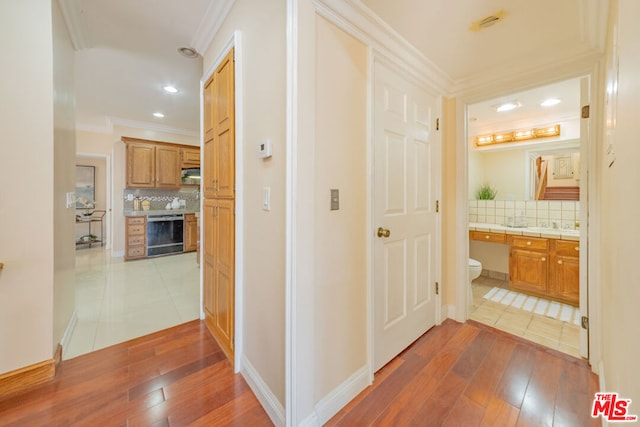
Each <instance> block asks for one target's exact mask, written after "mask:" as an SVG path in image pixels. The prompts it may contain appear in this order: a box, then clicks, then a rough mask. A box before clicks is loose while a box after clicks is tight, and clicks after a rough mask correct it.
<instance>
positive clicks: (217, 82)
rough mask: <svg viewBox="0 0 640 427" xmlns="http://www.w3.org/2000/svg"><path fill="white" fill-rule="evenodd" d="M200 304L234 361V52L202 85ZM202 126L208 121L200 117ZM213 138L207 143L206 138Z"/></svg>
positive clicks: (214, 333) (207, 323)
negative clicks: (202, 150)
mask: <svg viewBox="0 0 640 427" xmlns="http://www.w3.org/2000/svg"><path fill="white" fill-rule="evenodd" d="M204 90H205V97H204V99H205V103H206V102H207V99H209V100H211V101H210V102H211V104H210V105H209V106H207V105H205V106H204V109H203V114H205V116H206V115H208V114H211V117H212V122H211V124H212V129H211V132H209V131H208V130H207V129H206V127H207V126H206V125H205V141H204V165H203V172H204V178H205V182H204V183H203V187H204V210H203V212H202V219H203V228H204V239H203V241H202V250H203V260H204V265H203V267H204V272H203V276H204V283H203V287H204V289H203V299H204V301H203V305H204V312H205V323H206V325H207V327H208V329H209V331H210V332H211V334H212V335H213V336H214V337H215V339H216V341H218V344H219V345H220V347H221V348H222V350H223V351H224V353H225V354H226V355H227V357H228V358H229V361H230V362H231V363H232V364H233V362H234V348H235V343H234V338H235V337H234V331H235V326H234V324H235V318H234V316H235V199H234V198H235V118H234V111H235V99H234V97H235V91H234V63H233V50H232V51H231V52H230V53H229V54H228V55H227V56H226V57H225V59H224V60H223V61H222V63H221V64H220V66H219V67H218V69H217V70H216V71H215V73H214V75H213V77H212V78H211V79H210V80H209V82H208V84H207V85H206V86H205V89H204ZM204 121H205V123H206V121H207V117H204ZM209 135H211V138H210V139H207V138H208V137H209Z"/></svg>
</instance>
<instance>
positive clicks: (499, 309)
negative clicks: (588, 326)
mask: <svg viewBox="0 0 640 427" xmlns="http://www.w3.org/2000/svg"><path fill="white" fill-rule="evenodd" d="M506 285H507V284H506V282H504V281H502V280H498V279H493V278H490V277H485V276H480V277H478V278H477V279H475V280H474V281H473V282H472V286H471V289H472V292H473V303H472V305H471V307H470V315H469V318H470V319H473V320H475V321H477V322H480V323H483V324H485V325H489V326H492V327H494V328H496V329H500V330H502V331H504V332H508V333H510V334H512V335H516V336H519V337H522V338H525V339H527V340H529V341H533V342H535V343H538V344H542V345H544V346H546V347H549V348H552V349H554V350H558V351H561V352H563V353H566V354H570V355H571V356H575V357H578V358H579V357H580V328H579V327H578V326H576V325H574V324H573V323H568V322H563V321H560V320H556V319H552V318H550V317H546V316H541V315H537V314H534V313H532V312H529V311H525V310H520V309H518V308H514V307H509V306H506V305H503V304H500V303H496V302H493V301H489V300H486V299H484V298H483V296H484V295H485V294H486V293H487V292H489V291H490V290H491V288H493V287H494V286H497V287H506Z"/></svg>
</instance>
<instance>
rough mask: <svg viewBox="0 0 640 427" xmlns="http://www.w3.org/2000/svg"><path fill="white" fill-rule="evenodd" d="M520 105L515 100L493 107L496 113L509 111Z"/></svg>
mask: <svg viewBox="0 0 640 427" xmlns="http://www.w3.org/2000/svg"><path fill="white" fill-rule="evenodd" d="M519 106H520V103H519V102H517V101H511V102H505V103H504V104H500V105H498V106H496V107H495V109H496V111H497V112H498V113H503V112H505V111H511V110H514V109H516V108H518V107H519Z"/></svg>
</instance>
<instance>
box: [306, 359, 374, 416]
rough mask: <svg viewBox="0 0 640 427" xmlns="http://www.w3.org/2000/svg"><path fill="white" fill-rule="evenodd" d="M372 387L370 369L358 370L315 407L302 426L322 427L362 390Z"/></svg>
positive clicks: (364, 367) (365, 367)
mask: <svg viewBox="0 0 640 427" xmlns="http://www.w3.org/2000/svg"><path fill="white" fill-rule="evenodd" d="M369 385H371V381H370V379H369V368H368V367H367V366H366V365H365V366H363V367H362V368H360V369H358V370H357V371H356V372H355V373H354V374H353V375H351V376H350V377H349V378H347V380H346V381H345V382H343V383H342V384H340V385H339V386H338V387H336V388H335V389H334V390H333V391H331V392H330V393H329V394H327V395H326V396H325V397H324V398H322V400H320V401H319V402H318V403H317V404H316V405H315V410H314V411H313V413H312V414H311V415H309V416H308V417H307V418H305V419H304V420H303V421H302V422H301V423H300V426H302V427H320V426H322V425H323V424H324V423H326V422H327V421H329V420H330V419H331V417H333V416H334V415H335V414H337V413H338V411H340V409H342V408H343V407H345V406H346V405H347V403H349V402H351V400H353V399H354V398H355V397H356V396H357V395H358V394H359V393H360V392H361V391H362V390H364V389H365V388H367V387H368V386H369Z"/></svg>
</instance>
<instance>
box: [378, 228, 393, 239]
mask: <svg viewBox="0 0 640 427" xmlns="http://www.w3.org/2000/svg"><path fill="white" fill-rule="evenodd" d="M389 236H391V231H389V230H387V229H385V228H382V227H378V237H389Z"/></svg>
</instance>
